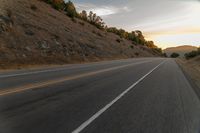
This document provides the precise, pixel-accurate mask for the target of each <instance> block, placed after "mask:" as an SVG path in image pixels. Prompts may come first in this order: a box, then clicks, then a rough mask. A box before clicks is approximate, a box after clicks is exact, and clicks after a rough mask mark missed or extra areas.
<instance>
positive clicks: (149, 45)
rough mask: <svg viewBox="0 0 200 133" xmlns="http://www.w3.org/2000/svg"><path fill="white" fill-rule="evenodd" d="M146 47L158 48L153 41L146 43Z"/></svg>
mask: <svg viewBox="0 0 200 133" xmlns="http://www.w3.org/2000/svg"><path fill="white" fill-rule="evenodd" d="M146 45H147V47H149V48H158V47H157V46H156V45H155V44H154V42H153V41H146Z"/></svg>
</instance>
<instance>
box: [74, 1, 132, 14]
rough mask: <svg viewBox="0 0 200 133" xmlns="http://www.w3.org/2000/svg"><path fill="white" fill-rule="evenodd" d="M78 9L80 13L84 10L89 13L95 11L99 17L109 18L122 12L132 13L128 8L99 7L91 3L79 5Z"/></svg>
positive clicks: (77, 5)
mask: <svg viewBox="0 0 200 133" xmlns="http://www.w3.org/2000/svg"><path fill="white" fill-rule="evenodd" d="M76 8H77V10H78V11H79V12H81V11H82V10H86V11H87V12H90V11H93V12H94V13H96V14H97V15H98V16H108V15H112V14H117V13H120V12H130V11H131V9H130V8H129V7H127V6H123V7H116V6H109V5H108V6H105V5H102V6H97V5H93V4H89V3H84V4H83V3H77V4H76Z"/></svg>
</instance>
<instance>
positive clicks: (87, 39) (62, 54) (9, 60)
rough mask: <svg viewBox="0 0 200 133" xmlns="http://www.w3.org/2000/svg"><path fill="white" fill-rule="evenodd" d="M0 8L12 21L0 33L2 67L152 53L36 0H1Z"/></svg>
mask: <svg viewBox="0 0 200 133" xmlns="http://www.w3.org/2000/svg"><path fill="white" fill-rule="evenodd" d="M0 11H1V12H6V11H7V17H10V18H11V19H12V21H13V25H12V26H11V27H12V29H11V30H9V31H8V32H3V33H0V64H1V65H0V68H3V69H8V68H19V67H20V68H21V67H24V66H30V65H45V64H66V63H81V62H90V61H100V60H110V59H124V58H132V57H149V56H155V52H153V51H152V50H150V49H147V48H143V47H142V46H139V45H138V46H134V49H133V48H130V46H131V45H133V44H132V42H130V41H127V40H123V41H121V42H120V43H118V42H117V41H116V40H117V39H118V38H119V37H118V36H116V35H114V34H112V33H105V32H104V31H101V30H99V29H97V28H96V27H94V26H93V25H90V24H89V23H86V22H83V21H81V20H76V23H75V22H74V21H72V20H71V18H69V17H67V16H66V15H65V14H64V13H63V12H59V11H57V10H55V9H53V8H52V7H51V6H50V5H48V4H46V3H43V2H41V1H39V0H14V1H13V0H2V2H1V5H0ZM8 11H12V12H8ZM5 15H6V14H4V16H5ZM94 31H95V32H94ZM135 53H138V54H137V55H136V54H135Z"/></svg>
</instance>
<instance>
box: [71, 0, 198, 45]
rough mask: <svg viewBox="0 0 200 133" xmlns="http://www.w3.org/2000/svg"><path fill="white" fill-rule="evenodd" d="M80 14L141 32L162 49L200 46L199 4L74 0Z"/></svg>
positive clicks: (160, 0)
mask: <svg viewBox="0 0 200 133" xmlns="http://www.w3.org/2000/svg"><path fill="white" fill-rule="evenodd" d="M73 2H75V5H76V6H77V9H78V11H81V10H86V11H88V12H89V11H90V10H91V11H93V12H95V13H97V15H100V16H101V17H102V18H103V19H104V21H105V22H106V24H107V25H108V26H115V27H118V28H123V29H126V30H127V31H132V30H141V31H142V32H143V33H144V35H145V37H146V38H147V39H149V40H153V41H154V42H155V43H156V45H158V46H159V47H162V48H166V47H173V46H179V45H194V46H200V1H199V0H115V1H114V0H101V1H95V0H73Z"/></svg>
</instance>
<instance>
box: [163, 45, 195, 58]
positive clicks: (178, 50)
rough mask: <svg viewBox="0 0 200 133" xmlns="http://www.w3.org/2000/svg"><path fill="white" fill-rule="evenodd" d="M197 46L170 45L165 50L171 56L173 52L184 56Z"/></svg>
mask: <svg viewBox="0 0 200 133" xmlns="http://www.w3.org/2000/svg"><path fill="white" fill-rule="evenodd" d="M196 50H197V47H195V46H190V45H183V46H178V47H170V48H167V49H165V50H164V52H165V53H166V54H167V56H170V55H171V54H172V53H178V54H180V56H181V57H184V55H185V54H186V53H189V52H191V51H196Z"/></svg>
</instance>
